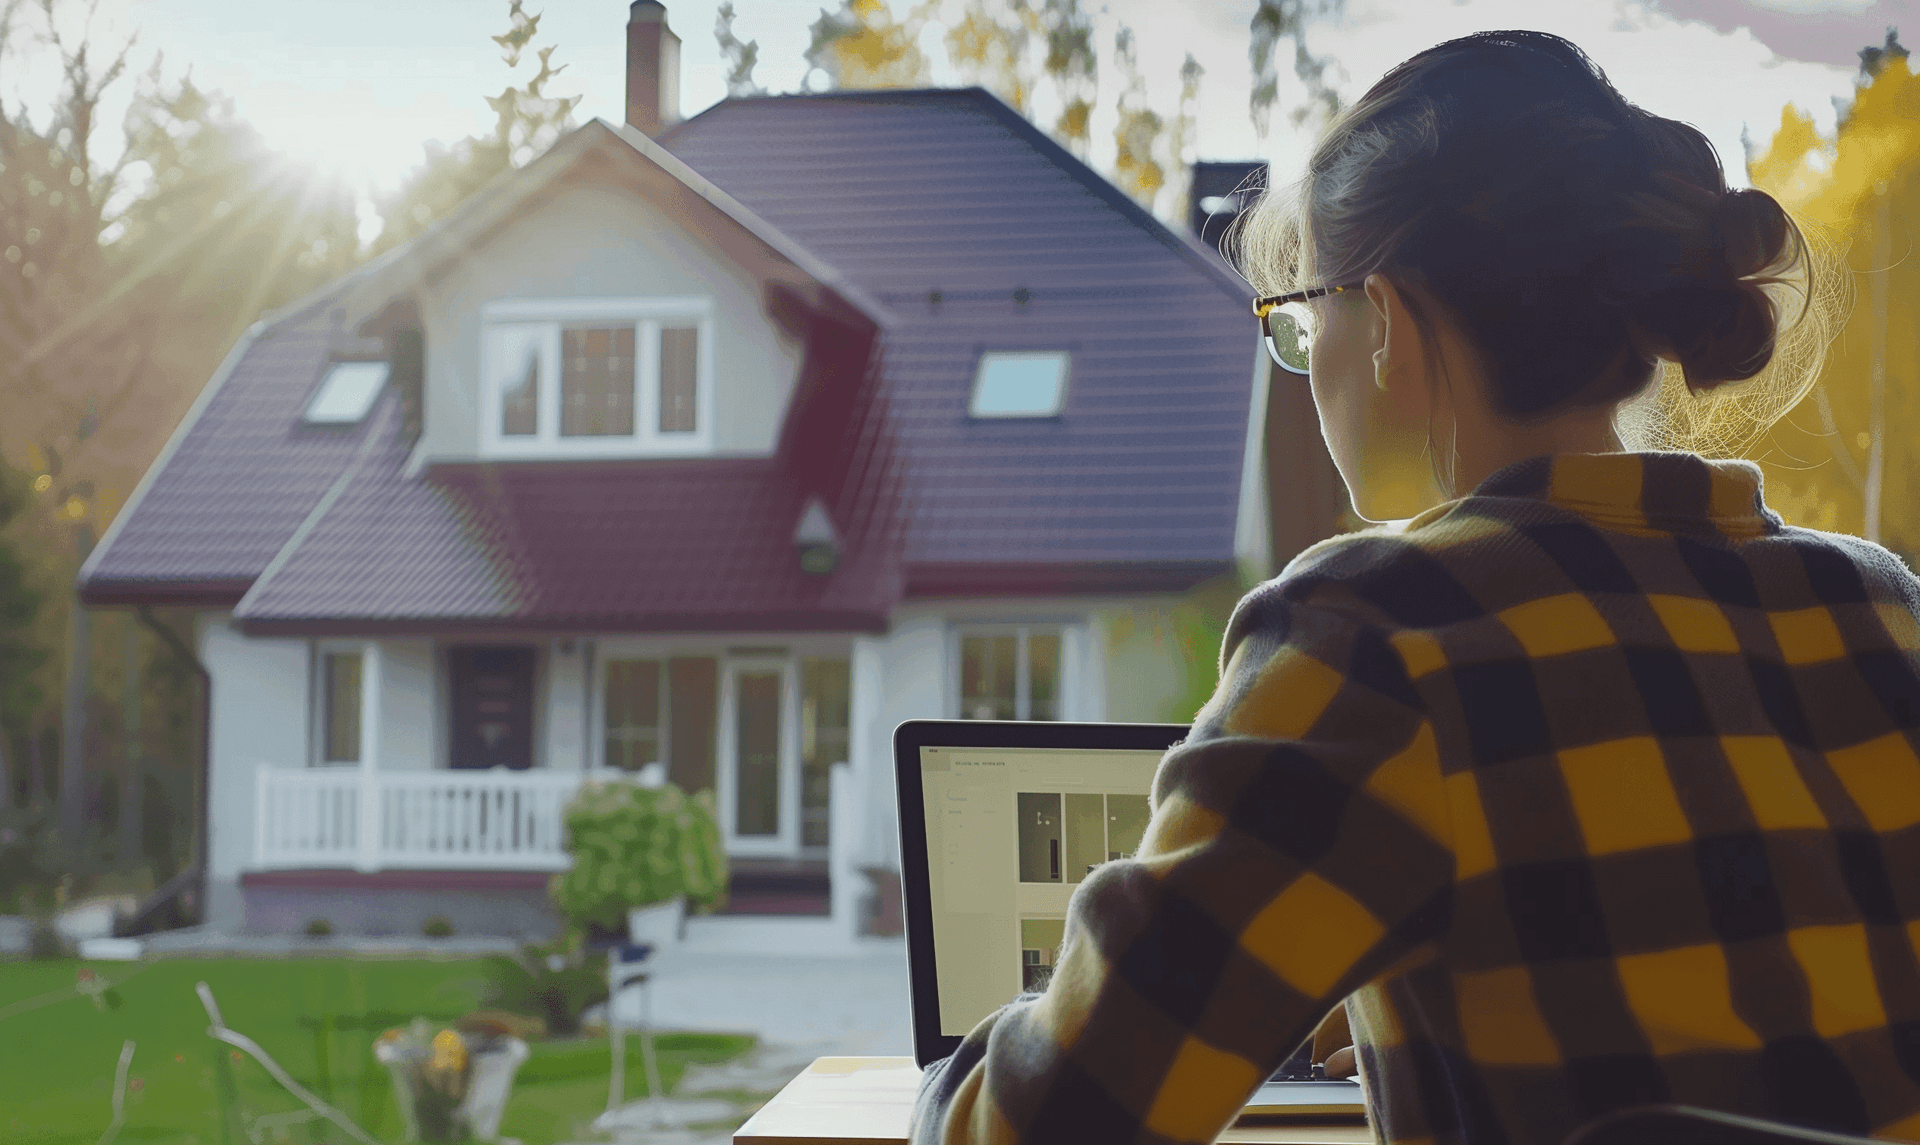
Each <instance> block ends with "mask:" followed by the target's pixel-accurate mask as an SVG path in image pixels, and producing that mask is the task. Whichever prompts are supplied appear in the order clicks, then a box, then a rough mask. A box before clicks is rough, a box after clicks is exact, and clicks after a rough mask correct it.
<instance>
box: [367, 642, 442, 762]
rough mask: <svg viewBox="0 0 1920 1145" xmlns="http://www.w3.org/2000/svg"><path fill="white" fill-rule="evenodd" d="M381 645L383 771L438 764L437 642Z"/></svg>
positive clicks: (382, 643) (381, 743)
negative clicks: (435, 676)
mask: <svg viewBox="0 0 1920 1145" xmlns="http://www.w3.org/2000/svg"><path fill="white" fill-rule="evenodd" d="M378 643H379V645H380V706H379V711H380V758H379V761H378V766H379V768H380V770H381V771H426V770H429V769H431V768H433V767H434V766H436V763H437V759H438V748H437V745H436V742H435V740H436V737H435V735H434V729H435V720H434V708H435V698H434V679H433V642H432V641H430V640H382V641H379V642H378Z"/></svg>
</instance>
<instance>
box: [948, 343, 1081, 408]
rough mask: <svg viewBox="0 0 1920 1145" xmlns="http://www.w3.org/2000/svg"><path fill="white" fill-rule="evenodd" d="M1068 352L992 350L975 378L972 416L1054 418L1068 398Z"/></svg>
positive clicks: (982, 362)
mask: <svg viewBox="0 0 1920 1145" xmlns="http://www.w3.org/2000/svg"><path fill="white" fill-rule="evenodd" d="M1067 366H1068V354H1067V352H1066V351H1065V350H1045V351H1038V352H1033V351H1022V352H1018V353H1014V352H1008V351H991V352H988V353H985V354H982V355H980V368H979V372H978V373H976V374H975V375H974V379H973V404H972V405H971V406H970V407H969V408H968V410H967V412H968V414H969V415H970V416H972V417H1054V416H1056V415H1057V414H1059V412H1060V409H1061V407H1062V405H1064V404H1065V401H1066V396H1067Z"/></svg>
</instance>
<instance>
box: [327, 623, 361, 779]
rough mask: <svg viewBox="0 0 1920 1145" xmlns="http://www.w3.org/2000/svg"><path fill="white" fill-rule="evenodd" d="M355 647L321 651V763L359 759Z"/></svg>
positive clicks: (358, 660) (358, 679)
mask: <svg viewBox="0 0 1920 1145" xmlns="http://www.w3.org/2000/svg"><path fill="white" fill-rule="evenodd" d="M364 663H365V657H364V656H363V655H362V653H361V652H360V651H359V650H358V649H354V650H352V651H348V650H345V649H323V650H322V651H321V653H320V745H319V746H320V753H319V754H320V760H319V762H321V763H322V764H338V763H359V762H360V709H361V704H362V698H361V674H362V672H361V669H362V666H363V665H364Z"/></svg>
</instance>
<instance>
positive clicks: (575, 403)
mask: <svg viewBox="0 0 1920 1145" xmlns="http://www.w3.org/2000/svg"><path fill="white" fill-rule="evenodd" d="M483 320H484V326H483V333H482V342H481V350H480V370H481V378H482V387H481V396H482V414H481V416H482V427H481V444H482V447H483V448H482V451H483V452H484V453H486V454H488V455H491V456H496V457H515V456H519V457H533V456H544V457H552V456H590V457H633V456H658V455H672V454H684V453H702V452H706V451H707V450H709V449H711V448H712V442H713V336H712V318H711V307H710V305H709V303H708V302H707V300H706V299H704V298H621V299H606V298H600V299H592V298H587V299H553V300H512V301H500V302H495V303H492V304H490V305H489V306H488V307H487V308H486V310H485V311H484V313H483Z"/></svg>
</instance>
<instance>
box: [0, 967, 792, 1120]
mask: <svg viewBox="0 0 1920 1145" xmlns="http://www.w3.org/2000/svg"><path fill="white" fill-rule="evenodd" d="M83 966H85V967H87V968H90V969H92V970H93V971H94V972H95V973H96V974H97V975H98V976H99V977H100V978H103V979H106V980H108V981H110V982H113V983H116V986H115V993H117V994H118V995H119V1002H120V1004H119V1006H118V1007H115V1008H108V1009H106V1010H104V1011H103V1010H100V1009H98V1008H96V1006H95V1005H94V1003H93V1002H92V1001H91V1000H90V999H89V998H87V997H85V996H83V995H81V994H80V993H78V992H77V991H74V990H73V989H72V987H73V985H74V983H75V981H76V978H77V974H78V972H79V970H80V969H81V968H82V967H83ZM480 967H481V962H480V961H479V960H477V959H472V958H448V959H422V958H414V959H348V958H307V957H303V958H292V959H253V958H207V959H199V958H195V959H187V958H178V959H161V960H156V961H152V962H143V963H115V962H96V963H82V962H78V961H74V960H70V959H69V960H60V961H50V962H0V1140H4V1141H6V1142H9V1143H10V1145H94V1143H95V1142H97V1141H99V1140H100V1136H101V1134H102V1133H104V1132H105V1131H106V1129H107V1126H108V1124H109V1122H110V1121H111V1119H112V1087H113V1075H114V1067H115V1065H116V1064H117V1062H118V1059H119V1055H120V1047H121V1044H122V1042H123V1041H124V1040H126V1039H128V1038H131V1039H133V1040H134V1042H135V1043H136V1046H135V1050H134V1056H133V1062H132V1066H131V1068H130V1069H129V1070H128V1076H129V1078H130V1079H133V1081H132V1082H131V1083H130V1084H129V1091H128V1095H127V1110H126V1121H125V1124H124V1126H123V1127H122V1128H121V1130H120V1133H119V1136H118V1137H117V1139H116V1145H118V1143H134V1142H139V1143H147V1142H153V1143H165V1145H175V1143H179V1145H186V1143H189V1142H192V1143H196V1145H250V1143H249V1142H248V1140H247V1138H246V1136H245V1135H243V1134H239V1133H237V1132H235V1131H233V1130H232V1129H231V1128H230V1127H229V1125H228V1123H227V1121H226V1119H225V1117H224V1115H223V1113H222V1110H223V1109H224V1108H226V1107H227V1105H228V1102H227V1101H226V1100H223V1095H227V1094H231V1095H232V1099H233V1103H234V1104H235V1105H237V1107H238V1108H239V1109H241V1110H243V1111H244V1113H245V1115H246V1116H249V1117H257V1116H260V1115H263V1114H264V1115H271V1114H275V1113H281V1112H289V1111H295V1110H299V1109H303V1108H305V1107H304V1106H303V1105H302V1104H301V1103H300V1102H299V1101H298V1100H297V1099H295V1098H294V1097H292V1096H291V1095H290V1094H288V1093H287V1092H286V1091H285V1090H284V1089H282V1088H281V1087H280V1086H279V1085H278V1084H277V1083H276V1082H274V1080H273V1079H272V1078H271V1077H270V1076H268V1074H267V1072H266V1070H265V1069H263V1068H261V1067H260V1066H259V1065H257V1064H256V1063H255V1062H254V1061H253V1060H252V1058H250V1057H247V1056H246V1055H244V1054H240V1053H239V1051H237V1050H233V1049H232V1048H231V1047H229V1046H227V1045H225V1044H223V1043H220V1042H216V1041H214V1040H213V1039H212V1038H210V1037H208V1036H207V1035H206V1027H207V1019H206V1012H205V1010H204V1009H202V1007H201V1005H200V1000H199V998H198V996H197V995H196V994H195V992H194V984H195V983H196V982H202V981H204V982H206V983H207V985H208V986H209V987H210V988H211V989H212V991H213V994H214V998H215V1000H216V1001H218V1003H219V1005H220V1009H221V1014H222V1017H223V1018H224V1019H225V1021H226V1024H227V1026H228V1027H229V1028H231V1029H234V1030H237V1031H238V1032H240V1033H242V1034H245V1035H247V1036H248V1037H250V1038H252V1039H253V1040H254V1041H256V1042H258V1043H259V1044H260V1045H261V1047H262V1048H264V1049H265V1050H266V1051H267V1052H268V1053H269V1054H271V1055H272V1056H273V1058H274V1060H275V1061H277V1062H278V1063H279V1064H280V1065H281V1066H282V1067H283V1068H284V1069H285V1070H286V1071H287V1072H288V1073H289V1074H291V1075H292V1076H293V1078H294V1079H295V1080H296V1081H298V1082H299V1083H300V1084H301V1085H304V1086H306V1087H307V1088H308V1089H310V1090H312V1091H314V1092H315V1093H317V1094H318V1095H319V1096H320V1097H322V1098H323V1099H325V1100H327V1101H328V1102H330V1103H331V1104H332V1105H334V1106H335V1107H336V1108H338V1109H340V1110H342V1111H343V1112H345V1113H346V1114H347V1116H349V1117H351V1118H352V1119H353V1120H354V1121H355V1122H357V1123H358V1124H359V1125H360V1127H361V1128H363V1129H365V1130H366V1131H367V1132H368V1133H370V1134H372V1135H373V1136H374V1137H376V1138H378V1139H380V1140H381V1141H398V1140H400V1137H401V1134H402V1127H401V1124H400V1114H399V1109H398V1107H397V1106H396V1105H395V1104H394V1099H393V1094H392V1091H391V1084H390V1082H389V1081H388V1077H387V1073H386V1070H385V1068H384V1067H382V1066H381V1065H380V1064H379V1063H377V1062H375V1061H374V1059H373V1051H372V1044H373V1039H374V1038H375V1037H377V1036H378V1035H379V1033H380V1032H381V1031H382V1030H384V1029H386V1028H388V1027H390V1026H396V1025H402V1024H404V1023H405V1022H407V1021H409V1020H411V1019H412V1018H413V1017H414V1016H415V1015H421V1016H425V1017H427V1018H429V1019H435V1020H439V1021H445V1020H450V1019H452V1018H455V1017H457V1016H459V1015H461V1014H464V1013H467V1012H468V1011H471V1010H474V1009H477V1008H479V1006H480V1005H481V995H482V992H483V990H484V987H485V984H484V981H483V979H482V977H481V969H480ZM63 994H64V996H62V995H63ZM42 997H53V998H57V999H58V1000H56V1001H52V1002H50V1003H49V1004H44V1005H35V1006H33V1007H32V1008H30V1009H27V1008H23V1007H22V1005H21V1004H22V1003H29V1004H30V1003H32V1002H33V1001H34V1000H35V999H39V998H42ZM753 1043H754V1039H753V1038H752V1037H751V1036H747V1035H739V1036H731V1035H715V1034H663V1035H660V1036H659V1037H658V1038H656V1046H657V1047H658V1049H659V1059H660V1067H661V1083H662V1085H663V1087H664V1088H666V1089H667V1090H668V1091H669V1092H671V1091H672V1089H673V1086H674V1085H675V1083H676V1082H677V1081H678V1079H679V1077H680V1075H681V1073H683V1072H684V1071H685V1069H686V1067H687V1065H688V1064H690V1063H692V1062H720V1061H727V1060H730V1059H731V1058H733V1057H736V1056H738V1055H740V1054H742V1053H745V1052H746V1051H747V1050H748V1049H750V1048H751V1047H752V1045H753ZM531 1049H532V1057H531V1058H529V1059H528V1061H527V1063H526V1064H525V1065H524V1066H522V1067H521V1070H520V1074H519V1077H518V1078H517V1079H516V1081H515V1085H514V1089H513V1096H512V1098H511V1099H510V1100H509V1101H508V1103H507V1112H506V1118H505V1120H504V1121H503V1122H502V1123H501V1126H500V1131H501V1133H502V1135H504V1136H508V1137H517V1138H520V1139H521V1140H522V1141H523V1142H525V1143H526V1145H550V1143H553V1142H559V1141H569V1140H575V1141H577V1140H589V1139H591V1138H592V1137H593V1136H595V1135H594V1134H593V1133H592V1132H591V1130H589V1129H588V1123H589V1122H590V1121H592V1119H593V1118H594V1117H595V1116H596V1115H597V1114H599V1113H600V1111H601V1110H603V1109H604V1108H605V1107H606V1100H607V1071H608V1068H609V1065H610V1059H609V1057H608V1047H607V1043H606V1040H605V1039H604V1038H600V1039H575V1040H563V1041H551V1042H539V1043H535V1044H534V1045H533V1046H532V1047H531ZM639 1049H640V1047H639V1044H638V1041H637V1039H636V1040H634V1041H633V1042H631V1043H630V1044H629V1047H628V1052H627V1056H626V1064H627V1067H628V1068H627V1071H626V1072H627V1081H626V1089H625V1092H626V1096H627V1097H628V1099H630V1100H631V1099H633V1098H637V1097H644V1096H646V1093H647V1085H646V1080H645V1075H644V1070H643V1069H642V1065H641V1055H640V1052H639ZM236 1058H238V1059H239V1060H235V1059H236ZM275 1140H282V1141H287V1142H290V1143H314V1142H336V1141H338V1142H346V1141H348V1140H350V1139H349V1138H348V1137H347V1136H346V1134H345V1133H343V1132H341V1131H340V1130H338V1129H337V1128H335V1127H333V1126H331V1125H330V1124H328V1123H325V1122H312V1123H307V1124H292V1125H290V1127H289V1128H286V1129H283V1130H277V1131H276V1130H268V1131H267V1132H266V1133H265V1135H264V1137H263V1141H264V1142H273V1141H275Z"/></svg>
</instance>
